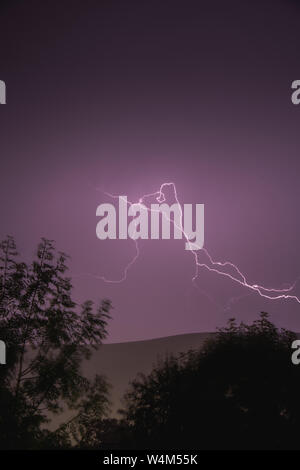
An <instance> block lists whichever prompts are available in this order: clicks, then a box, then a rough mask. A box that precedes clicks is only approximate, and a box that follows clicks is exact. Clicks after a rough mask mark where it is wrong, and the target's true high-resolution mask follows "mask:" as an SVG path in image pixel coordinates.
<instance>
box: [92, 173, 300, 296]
mask: <svg viewBox="0 0 300 470" xmlns="http://www.w3.org/2000/svg"><path fill="white" fill-rule="evenodd" d="M165 188H171V189H172V190H173V194H174V198H175V201H176V203H177V204H178V207H179V208H180V225H177V224H176V223H175V220H172V219H171V218H169V217H168V216H167V215H166V213H165V212H163V216H164V217H165V218H166V219H167V220H168V221H169V222H170V223H172V224H173V225H174V226H175V227H177V228H178V229H179V230H180V231H181V233H182V235H183V237H184V238H185V240H186V242H187V243H189V244H190V246H191V247H195V249H191V250H189V253H190V254H191V255H192V256H193V258H194V263H195V274H194V276H193V277H192V282H193V283H195V282H196V280H197V278H198V275H199V269H200V268H203V269H206V270H208V271H210V272H213V273H216V274H217V275H219V276H223V277H226V278H229V279H230V280H231V281H233V282H234V283H236V284H239V285H240V286H242V287H244V288H246V289H248V290H250V291H254V292H256V293H257V294H259V295H260V296H261V297H264V298H266V299H269V300H279V299H283V300H294V301H296V302H297V303H299V304H300V299H299V297H297V296H296V295H292V294H290V292H291V291H292V290H293V289H294V288H295V286H296V284H297V281H298V279H297V280H296V281H295V282H294V283H293V284H292V285H291V286H289V287H286V288H280V289H277V288H268V287H264V286H262V285H259V284H251V283H250V282H248V281H247V278H246V276H245V275H244V274H243V273H242V272H241V270H240V269H239V268H238V266H237V265H235V264H234V263H232V262H230V261H216V260H214V259H213V258H212V256H211V255H210V254H209V252H208V251H207V250H206V248H204V247H202V248H201V247H199V246H197V245H196V244H195V243H191V242H190V240H189V238H188V235H187V234H186V232H185V231H184V228H183V210H182V205H181V203H180V202H179V198H178V194H177V189H176V185H175V183H173V182H166V183H163V184H162V185H161V186H160V188H159V190H158V191H155V192H153V193H149V194H144V195H143V196H141V197H140V198H139V200H138V202H135V203H134V202H130V201H128V200H127V204H128V205H129V206H131V205H132V204H135V205H140V207H141V208H142V209H146V210H147V211H148V212H160V211H157V210H155V209H151V208H149V207H147V206H146V205H145V201H146V200H147V199H149V198H154V197H155V198H156V201H157V202H158V203H159V204H162V203H163V202H165V201H166V197H165ZM97 189H98V188H97ZM98 190H99V189H98ZM101 192H103V193H104V194H106V195H107V196H108V197H110V198H113V199H117V198H119V196H117V195H114V194H110V193H108V192H105V191H102V190H101ZM133 241H134V243H135V248H136V252H135V255H134V256H133V258H132V259H131V261H130V262H129V263H128V264H127V266H126V267H125V268H124V271H123V275H122V277H121V278H120V279H117V280H113V279H107V278H106V277H105V276H93V277H95V278H97V279H101V280H102V281H104V282H107V283H112V284H119V283H122V282H124V281H126V279H127V275H128V271H129V270H130V268H131V267H132V266H133V265H134V263H135V262H136V261H137V259H138V257H139V254H140V251H139V246H138V242H137V240H133ZM199 253H202V254H203V255H204V256H205V258H206V261H200V259H199ZM229 271H231V272H229Z"/></svg>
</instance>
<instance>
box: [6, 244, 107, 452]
mask: <svg viewBox="0 0 300 470" xmlns="http://www.w3.org/2000/svg"><path fill="white" fill-rule="evenodd" d="M66 261H67V256H66V255H65V254H64V253H60V252H59V253H55V249H54V243H53V241H50V240H46V239H42V241H41V243H40V244H39V246H38V249H37V253H36V257H35V259H34V260H33V261H32V263H31V264H26V263H25V262H22V261H20V260H19V257H18V253H17V250H16V245H15V242H14V239H13V238H12V237H7V238H6V239H5V240H4V241H3V242H2V243H1V244H0V339H2V340H4V341H5V343H6V345H7V364H6V365H5V366H3V365H2V366H1V367H0V380H1V388H0V433H1V439H0V443H1V444H0V445H1V446H2V448H19V447H21V448H27V447H37V446H40V445H41V442H42V441H43V440H45V442H47V443H48V444H49V446H50V445H51V446H55V445H71V440H70V433H69V434H68V432H67V431H70V427H68V426H66V427H65V428H60V429H59V430H58V432H56V433H52V434H51V433H50V432H49V431H46V430H43V425H45V423H47V421H48V419H49V415H50V413H60V412H62V411H63V406H64V405H67V406H68V407H69V408H70V409H74V410H76V415H75V417H74V418H73V420H72V427H73V431H74V429H75V423H77V426H79V423H81V424H80V426H81V428H80V430H78V429H79V428H78V429H77V438H78V436H79V434H80V433H81V434H80V435H81V436H82V437H83V434H84V427H83V424H82V423H83V422H84V416H86V415H87V414H88V413H90V414H91V412H92V411H91V410H92V409H93V404H92V403H89V399H90V400H93V399H94V398H95V396H96V397H97V405H98V410H97V413H98V417H99V416H100V415H103V414H104V413H105V412H106V411H107V406H108V398H107V393H108V389H107V384H106V383H105V381H104V379H103V378H101V377H96V378H95V381H94V382H93V383H90V382H89V381H88V380H87V379H86V378H85V377H84V376H83V375H82V372H81V362H82V360H83V359H88V358H89V357H90V355H91V350H92V348H97V347H98V345H99V344H100V343H101V341H102V340H103V339H104V338H105V336H106V334H107V330H106V327H107V322H108V319H109V318H110V313H109V312H110V309H111V304H110V301H108V300H104V301H102V302H101V304H100V305H99V307H98V308H97V309H96V311H95V310H94V306H93V303H92V302H91V301H86V302H85V303H84V304H83V305H82V306H81V308H80V309H79V308H78V307H77V305H76V303H75V302H74V301H73V300H72V297H71V291H72V284H71V279H70V278H69V277H67V276H66V271H67V265H66ZM94 412H95V411H94ZM95 413H96V412H95ZM78 433H79V434H78Z"/></svg>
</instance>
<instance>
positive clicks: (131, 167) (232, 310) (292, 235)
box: [0, 0, 300, 342]
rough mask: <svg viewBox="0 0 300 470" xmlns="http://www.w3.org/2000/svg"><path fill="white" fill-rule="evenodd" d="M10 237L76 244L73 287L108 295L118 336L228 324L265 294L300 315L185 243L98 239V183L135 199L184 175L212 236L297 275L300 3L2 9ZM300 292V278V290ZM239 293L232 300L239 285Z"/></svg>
mask: <svg viewBox="0 0 300 470" xmlns="http://www.w3.org/2000/svg"><path fill="white" fill-rule="evenodd" d="M0 15H1V29H0V48H1V54H0V79H2V80H5V81H6V85H7V105H6V106H1V107H0V137H1V141H0V152H1V172H0V197H1V211H0V216H1V225H0V235H1V237H4V236H5V235H6V234H8V233H9V234H12V235H14V236H15V238H16V241H17V243H18V246H19V249H20V251H21V252H22V253H23V254H24V255H25V256H27V257H30V256H31V254H32V252H33V250H34V248H35V247H36V245H37V243H38V241H39V238H40V237H41V236H45V237H47V238H51V239H55V240H56V242H57V248H58V249H60V250H63V251H65V252H67V253H68V254H70V255H71V257H72V260H71V263H70V264H71V275H72V276H74V296H75V298H76V299H77V300H78V301H83V300H85V299H86V298H92V299H93V300H99V299H100V298H102V297H109V298H111V300H112V302H113V304H114V307H115V308H114V311H113V321H112V322H111V325H110V337H109V341H112V342H115V341H128V340H138V339H145V338H152V337H159V336H165V335H173V334H180V333H188V332H197V331H208V330H214V329H215V328H216V326H222V325H224V323H225V322H226V321H227V319H228V318H229V317H232V316H236V317H237V318H239V319H241V320H242V319H243V320H252V319H254V318H255V317H256V316H257V314H258V312H259V311H261V310H266V311H268V312H270V313H271V315H272V319H273V320H274V321H275V322H276V323H277V324H278V325H280V326H284V327H289V328H292V329H295V330H298V331H299V330H300V305H299V304H297V303H296V302H293V301H289V300H288V301H281V300H280V301H268V300H265V299H262V298H261V297H259V296H258V295H257V294H255V293H251V291H249V290H247V289H245V288H242V287H238V286H237V285H236V284H234V283H233V282H231V281H229V280H228V279H224V278H223V277H220V276H218V275H217V274H214V273H209V272H207V271H205V270H200V275H199V279H198V281H197V286H198V289H196V288H195V287H193V284H192V283H191V278H192V276H193V274H194V264H193V258H192V257H191V255H190V254H189V253H188V252H187V251H185V250H184V242H180V241H151V240H148V241H144V242H142V243H141V244H140V248H141V253H140V257H139V259H138V261H137V262H136V264H135V265H134V266H133V267H132V268H131V270H130V271H129V274H128V279H127V281H126V282H124V283H122V284H114V285H111V284H105V283H103V282H102V281H101V280H99V279H97V278H94V277H93V276H86V275H85V273H90V274H94V275H96V276H97V275H98V276H103V275H105V276H107V277H112V278H115V279H118V278H120V277H121V276H122V273H123V269H124V267H125V266H126V264H127V263H128V262H129V261H130V259H131V258H132V256H134V253H135V246H134V243H133V242H132V241H130V240H129V241H106V242H103V241H100V240H97V238H96V232H95V229H96V223H97V219H96V216H95V212H96V207H97V206H98V205H99V204H101V203H102V202H111V201H109V200H108V199H107V198H106V197H105V196H104V195H103V194H102V193H101V192H100V191H97V190H96V188H103V190H105V191H109V192H112V193H115V194H125V195H128V198H129V199H132V200H136V199H138V198H139V197H140V196H141V195H142V194H144V193H149V192H153V191H155V190H157V189H158V188H159V186H160V184H162V183H163V182H164V181H170V180H171V181H174V182H175V183H176V187H177V190H178V194H179V197H180V200H181V201H182V202H183V203H194V204H196V203H204V204H205V247H206V248H207V249H208V251H209V252H210V254H211V255H212V256H213V257H214V258H215V259H217V260H221V261H224V260H230V261H232V262H234V263H235V264H237V265H238V266H239V268H240V269H241V270H242V271H243V273H244V274H245V275H246V276H247V279H248V280H249V282H251V283H257V284H263V285H265V286H267V287H281V286H284V285H287V284H289V283H293V282H294V281H295V280H296V279H297V278H298V277H299V276H300V266H299V248H298V243H299V235H300V222H299V211H298V202H299V192H300V186H299V170H300V157H299V145H300V144H299V138H300V134H299V125H300V106H299V107H297V106H294V105H292V103H291V100H290V95H291V90H290V86H291V82H292V81H293V80H295V79H300V64H299V46H300V29H299V21H300V2H297V1H295V0H294V1H292V0H290V1H288V0H286V1H283V0H252V1H246V0H243V1H241V0H229V1H226V2H225V1H222V0H219V1H218V2H216V1H210V2H208V1H207V2H206V1H199V0H197V1H190V0H187V1H186V2H182V1H177V0H172V1H169V0H164V1H157V0H152V1H148V2H147V1H145V2H141V1H137V0H136V1H128V2H124V1H115V0H109V1H101V2H99V1H89V0H88V1H85V2H82V1H77V0H75V1H74V0H72V1H65V0H63V1H57V2H41V1H38V0H27V1H26V2H25V1H10V2H4V3H3V5H2V6H1V7H0ZM293 293H295V294H296V295H298V296H300V282H299V283H298V285H297V286H296V288H295V290H294V292H293ZM233 299H235V300H233Z"/></svg>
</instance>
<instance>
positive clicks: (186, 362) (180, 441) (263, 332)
mask: <svg viewBox="0 0 300 470" xmlns="http://www.w3.org/2000/svg"><path fill="white" fill-rule="evenodd" d="M295 337H296V336H295V335H294V334H293V333H291V332H289V331H286V330H284V329H283V330H278V329H277V328H276V327H275V326H274V325H273V324H272V323H271V322H270V321H269V319H268V315H267V314H266V313H262V314H261V316H260V318H259V319H258V320H257V321H255V322H254V323H253V324H252V325H246V324H244V323H241V324H240V325H238V324H237V323H236V322H235V320H233V319H232V320H230V321H229V323H228V325H227V327H226V328H224V329H221V330H219V331H218V333H217V335H216V336H215V337H212V338H211V339H209V340H208V341H207V343H206V345H205V347H204V348H203V349H201V350H199V351H189V352H188V353H186V354H181V355H179V356H178V357H169V358H167V359H166V360H165V361H164V362H162V363H160V364H158V365H157V366H156V367H155V368H154V369H153V371H152V372H151V374H150V375H148V376H145V375H140V376H139V377H138V378H137V379H136V380H135V381H133V383H132V384H131V386H130V388H129V391H128V393H127V395H126V407H125V410H124V411H123V414H124V422H125V423H126V424H127V426H128V433H129V434H130V436H131V446H132V447H134V448H165V449H174V448H195V449H247V448H251V449H268V448H270V449H272V448H274V449H279V448H298V442H297V439H298V435H297V429H298V426H299V424H300V400H299V397H300V370H299V369H298V368H297V367H296V366H294V365H293V364H292V362H291V344H292V341H293V340H294V339H295Z"/></svg>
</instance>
